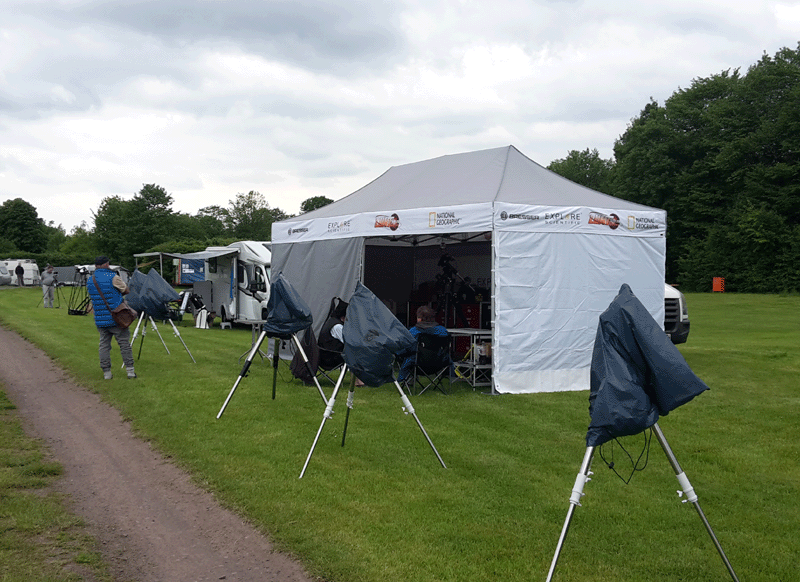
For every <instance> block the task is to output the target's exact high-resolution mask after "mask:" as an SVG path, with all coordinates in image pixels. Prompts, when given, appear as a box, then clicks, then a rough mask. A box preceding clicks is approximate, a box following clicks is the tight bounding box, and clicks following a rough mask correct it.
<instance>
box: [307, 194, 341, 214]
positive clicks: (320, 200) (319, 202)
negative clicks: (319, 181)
mask: <svg viewBox="0 0 800 582" xmlns="http://www.w3.org/2000/svg"><path fill="white" fill-rule="evenodd" d="M331 202H333V200H331V199H330V198H328V197H327V196H313V197H311V198H307V199H305V200H303V203H302V204H300V212H302V213H305V212H311V211H312V210H316V209H317V208H322V207H323V206H327V205H328V204H330V203H331Z"/></svg>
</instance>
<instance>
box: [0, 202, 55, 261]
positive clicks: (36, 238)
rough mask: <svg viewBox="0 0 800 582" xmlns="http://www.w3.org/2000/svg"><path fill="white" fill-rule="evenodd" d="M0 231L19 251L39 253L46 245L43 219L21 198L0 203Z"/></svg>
mask: <svg viewBox="0 0 800 582" xmlns="http://www.w3.org/2000/svg"><path fill="white" fill-rule="evenodd" d="M0 233H3V234H2V236H3V238H4V239H6V240H8V241H10V242H11V243H13V244H14V246H15V247H16V248H17V249H19V250H20V251H24V252H28V253H41V252H44V250H45V248H46V247H47V232H46V229H45V224H44V221H43V220H42V219H41V218H39V213H38V212H37V211H36V208H35V207H34V206H33V205H32V204H30V203H29V202H26V201H25V200H23V199H22V198H15V199H13V200H6V201H5V202H3V204H2V205H0Z"/></svg>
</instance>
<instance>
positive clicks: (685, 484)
mask: <svg viewBox="0 0 800 582" xmlns="http://www.w3.org/2000/svg"><path fill="white" fill-rule="evenodd" d="M652 428H653V433H654V434H655V435H656V439H657V440H658V444H660V445H661V448H662V449H664V454H666V455H667V460H668V461H669V464H670V465H671V466H672V470H673V471H675V475H676V476H677V478H678V483H680V486H681V489H682V492H681V491H679V492H678V493H679V494H681V493H682V494H684V495H686V499H685V500H684V503H685V502H686V501H689V502H690V503H691V504H692V505H694V508H695V509H696V510H697V514H698V515H699V516H700V519H701V520H702V522H703V525H704V526H705V528H706V531H708V535H709V536H711V541H713V542H714V546H715V547H716V548H717V552H719V555H720V557H721V558H722V561H723V562H724V563H725V567H726V568H727V569H728V573H729V574H730V575H731V578H732V579H733V580H734V582H739V578H737V577H736V572H734V571H733V566H731V563H730V561H729V560H728V557H727V556H726V555H725V551H724V550H723V549H722V546H721V545H720V543H719V540H718V539H717V536H716V535H714V530H713V529H711V524H710V523H708V519H706V516H705V514H704V513H703V510H702V508H701V507H700V503H699V502H698V500H697V494H696V493H695V492H694V488H693V487H692V485H691V483H689V478H688V477H686V474H685V473H684V472H683V469H681V466H680V464H679V463H678V459H677V458H675V454H674V453H673V452H672V448H671V447H670V446H669V443H668V442H667V439H666V437H665V436H664V433H663V432H661V427H660V426H658V423H655V424H654V425H653V427H652Z"/></svg>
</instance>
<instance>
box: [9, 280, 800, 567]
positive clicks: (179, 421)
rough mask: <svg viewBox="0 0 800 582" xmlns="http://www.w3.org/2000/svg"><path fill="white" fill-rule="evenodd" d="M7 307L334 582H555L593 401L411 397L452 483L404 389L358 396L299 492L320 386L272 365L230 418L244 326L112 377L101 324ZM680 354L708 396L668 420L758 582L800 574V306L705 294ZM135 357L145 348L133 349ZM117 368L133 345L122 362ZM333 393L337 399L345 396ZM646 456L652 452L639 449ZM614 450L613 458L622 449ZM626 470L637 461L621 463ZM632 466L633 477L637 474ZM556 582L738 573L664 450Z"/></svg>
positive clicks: (226, 497) (581, 540) (611, 487)
mask: <svg viewBox="0 0 800 582" xmlns="http://www.w3.org/2000/svg"><path fill="white" fill-rule="evenodd" d="M38 295H39V294H38V292H37V290H35V289H32V290H25V289H13V290H3V291H2V292H0V320H2V321H3V322H4V324H5V325H7V326H9V327H11V328H13V329H15V330H16V331H18V332H19V333H21V334H22V335H23V336H25V337H27V338H28V339H30V340H31V341H33V342H35V343H36V344H37V345H39V346H40V347H42V348H43V349H44V350H45V351H47V352H48V353H49V354H50V355H51V357H53V358H55V359H56V360H57V361H58V362H59V364H60V365H62V366H63V367H65V368H66V369H67V370H69V372H70V373H71V374H72V375H73V377H74V378H75V380H76V381H77V382H79V383H81V384H83V385H85V386H87V387H88V388H90V389H92V390H95V391H97V392H99V393H100V394H101V395H102V396H103V398H105V399H106V400H108V401H109V402H111V403H113V404H114V406H116V407H117V408H118V409H119V410H121V411H122V413H123V415H124V416H125V417H127V418H128V419H130V421H131V422H132V425H133V427H134V429H135V430H136V431H137V432H138V433H139V434H140V435H141V436H142V437H143V438H146V439H149V440H150V441H152V442H153V444H154V445H155V446H156V447H158V448H159V449H160V450H161V451H163V452H164V453H165V454H167V455H169V456H170V457H172V458H173V459H174V460H175V462H177V463H178V464H180V465H181V466H182V467H184V468H186V469H187V470H188V471H190V472H191V474H192V475H193V476H194V478H195V480H196V481H197V482H198V483H199V484H200V485H202V486H203V487H205V488H207V489H209V490H211V491H214V492H215V493H216V494H217V496H218V498H219V499H220V500H221V501H222V502H223V503H224V504H226V505H227V506H229V507H231V508H233V509H235V510H236V511H238V512H239V513H241V514H242V515H245V516H247V517H248V518H249V519H250V520H251V521H252V522H253V523H254V524H256V526H257V527H259V528H261V529H262V530H263V531H264V532H265V533H268V534H269V535H270V537H271V538H272V539H273V540H274V541H275V542H276V544H277V546H278V547H279V548H280V549H282V550H285V551H288V552H290V553H292V554H293V555H295V556H297V557H299V558H300V559H301V560H302V561H303V562H304V563H305V564H306V566H307V567H308V569H309V570H310V571H311V572H312V573H314V574H316V575H319V576H321V577H324V578H325V579H327V580H331V581H340V582H362V581H363V582H377V581H381V582H382V581H385V580H411V581H420V582H426V581H449V580H452V581H456V580H458V581H461V580H470V581H475V582H478V581H487V582H488V581H496V580H500V579H502V580H507V581H528V580H543V579H544V578H545V576H546V574H547V570H548V568H549V565H550V560H551V559H552V556H553V551H554V549H555V545H556V542H557V540H558V535H559V533H560V530H561V526H562V524H563V521H564V517H565V515H566V512H567V507H568V499H569V495H570V490H571V488H572V485H573V482H574V480H575V475H576V474H577V471H578V468H579V466H580V462H581V459H582V458H583V453H584V451H585V441H584V437H585V433H586V428H587V424H588V421H589V418H588V393H587V392H578V393H558V394H536V395H516V396H512V395H503V396H494V397H493V396H487V395H484V394H482V393H480V392H474V391H472V389H470V388H469V387H467V386H464V385H463V384H456V385H454V386H453V387H452V393H451V394H450V395H448V396H444V395H442V394H440V393H436V392H435V393H430V392H427V393H425V394H424V395H422V396H420V397H417V398H414V399H413V403H414V406H415V408H416V411H417V414H418V415H419V418H420V420H421V421H422V423H423V425H424V426H425V428H426V430H427V431H428V433H429V435H430V437H431V439H432V440H433V442H434V444H435V445H436V447H437V449H438V450H439V452H440V454H441V455H442V457H443V459H444V461H445V462H446V463H447V466H448V468H447V469H442V468H441V467H440V465H439V464H438V461H437V460H436V457H435V456H434V454H433V452H432V451H431V450H430V448H429V446H428V444H427V442H426V441H425V440H424V438H423V436H422V434H421V433H420V431H419V429H418V428H417V426H416V424H415V422H414V421H413V419H412V418H411V417H410V416H406V415H404V414H403V412H402V410H401V401H400V399H399V397H398V394H397V392H396V390H395V389H394V387H392V386H386V387H382V388H378V389H373V388H359V389H357V390H356V392H355V396H356V398H355V407H354V409H353V411H352V412H351V416H350V424H349V427H348V433H347V443H346V446H345V447H344V448H342V447H341V437H342V428H343V424H344V415H345V410H346V407H345V396H344V394H342V395H340V397H339V399H338V400H337V405H336V411H337V412H336V414H335V415H334V417H333V418H332V419H331V420H330V421H328V422H327V424H326V426H325V429H324V431H323V433H322V436H321V438H320V441H319V444H318V445H317V448H316V451H315V453H314V456H313V458H312V459H311V463H310V465H309V468H308V471H307V473H306V476H305V477H304V478H303V479H302V480H300V479H298V476H299V473H300V470H301V468H302V465H303V462H304V461H305V458H306V455H307V454H308V451H309V448H310V447H311V443H312V441H313V438H314V435H315V434H316V431H317V428H318V427H319V424H320V421H321V420H322V412H323V405H322V402H321V400H320V398H319V394H318V393H317V391H316V389H315V388H308V387H305V386H302V385H301V384H300V383H299V382H296V381H291V376H290V374H289V371H288V367H287V366H286V365H285V364H281V367H280V369H279V370H280V371H279V377H278V386H277V398H276V399H275V400H272V399H271V392H272V368H271V363H270V362H268V361H266V360H264V361H261V360H260V359H258V358H257V359H256V360H255V362H254V364H253V366H252V368H251V370H250V374H249V376H248V377H247V378H245V379H244V380H243V381H242V383H241V384H240V386H239V388H238V389H237V392H236V394H235V395H234V397H233V398H232V400H231V402H230V404H229V405H228V408H227V410H226V412H225V414H224V415H223V417H222V418H221V419H219V420H217V419H216V418H215V416H216V414H217V412H218V411H219V409H220V407H221V405H222V403H223V401H224V399H225V397H226V396H227V394H228V392H229V390H230V389H231V387H232V385H233V383H234V381H235V380H236V378H237V376H238V374H239V371H240V369H241V364H240V363H239V362H238V361H237V358H238V357H239V356H240V355H241V354H242V352H244V351H245V350H247V348H248V347H249V346H250V331H249V329H248V330H245V329H233V330H220V329H218V328H215V329H212V330H198V329H195V328H194V327H191V326H190V324H189V323H188V322H185V323H184V326H182V327H181V328H180V329H181V334H182V337H183V339H184V341H185V342H186V344H187V345H188V347H189V349H190V350H191V352H192V354H193V355H194V357H195V359H196V360H197V364H193V363H192V362H191V359H190V358H189V356H188V354H186V352H185V351H184V349H183V346H182V345H181V343H180V341H179V340H178V339H177V338H175V337H174V336H173V334H172V331H171V328H170V327H169V326H164V325H159V330H160V331H161V334H162V335H163V337H164V341H165V342H166V343H167V345H168V347H169V349H170V351H171V352H172V353H171V354H170V355H168V354H167V353H166V351H165V350H164V347H163V346H162V345H161V342H160V341H159V340H158V338H157V336H156V335H155V334H152V333H148V335H147V340H146V342H145V344H144V348H143V350H142V355H141V359H140V360H138V361H137V366H136V368H137V373H138V374H139V379H138V380H136V381H135V382H133V381H128V380H126V379H125V378H124V374H120V373H117V374H116V376H115V379H114V380H113V381H111V382H104V381H102V380H101V374H100V370H99V364H98V361H97V334H96V331H95V328H94V325H93V321H92V319H91V317H79V316H69V315H67V314H66V309H63V308H62V309H61V310H52V311H51V310H44V309H41V308H39V309H35V305H36V302H37V300H38ZM688 302H689V309H690V315H691V319H692V332H691V334H690V336H689V341H688V343H687V344H685V345H684V346H681V347H680V349H681V351H682V353H683V354H684V356H685V357H686V359H687V361H688V362H689V364H690V365H691V366H692V368H693V370H694V371H695V372H696V373H697V374H698V375H699V376H700V377H701V378H703V379H704V380H705V381H706V383H707V384H708V385H709V386H710V387H711V390H710V391H709V392H706V393H704V394H702V395H701V396H699V397H698V398H697V399H695V400H694V401H692V402H690V403H689V404H687V405H685V406H683V407H681V408H679V409H678V410H676V411H674V412H673V413H672V414H670V415H669V416H667V417H665V418H662V419H661V421H660V425H661V427H662V429H663V431H664V433H665V435H666V437H667V439H668V440H669V442H670V444H671V445H672V448H673V450H674V452H675V455H676V456H677V458H678V460H679V461H680V463H681V465H682V466H683V469H684V470H685V472H686V474H687V475H688V477H689V479H690V480H691V482H692V485H693V486H694V488H695V490H696V492H697V493H698V495H699V498H700V503H701V505H702V507H703V509H704V511H705V513H706V515H707V517H708V519H709V521H710V523H711V525H712V527H713V528H714V530H715V532H716V534H717V537H718V538H719V540H720V542H721V544H722V546H723V548H724V549H725V551H726V553H727V555H728V557H729V559H730V560H731V563H732V564H733V566H734V568H735V569H736V571H737V574H738V575H739V578H740V579H741V580H743V581H744V580H747V581H782V582H790V581H794V580H796V579H797V561H798V557H800V539H798V538H799V536H798V535H797V534H798V531H799V530H800V526H798V524H800V503H798V499H800V444H798V441H797V434H798V430H797V429H798V426H800V423H798V421H797V418H796V415H797V412H798V411H800V390H799V389H798V386H797V378H798V371H800V355H799V354H798V345H800V316H799V315H798V314H799V313H800V297H796V296H794V297H780V296H760V295H732V294H713V295H712V294H691V295H689V296H688ZM137 352H138V342H137V345H136V346H135V348H134V355H136V353H137ZM112 357H113V361H114V366H115V371H116V370H117V367H118V366H120V365H121V361H120V357H119V352H118V350H117V349H116V344H115V348H114V351H113V352H112ZM326 391H327V393H328V394H330V391H331V387H329V386H326ZM625 444H626V446H627V447H628V448H629V449H630V450H634V451H636V453H637V454H638V451H639V450H640V449H641V447H642V437H641V436H639V437H631V438H629V439H626V440H625ZM618 452H619V450H618V449H617V451H616V453H615V454H618ZM615 458H618V457H615ZM620 465H622V464H620ZM594 470H595V472H596V475H595V476H594V478H593V480H592V481H591V482H590V483H589V484H588V485H587V487H586V491H585V492H586V497H584V499H583V506H582V507H580V508H578V509H577V511H576V512H575V517H574V519H573V522H572V527H571V529H570V534H569V537H568V539H567V542H566V544H565V547H564V551H563V552H562V554H561V559H560V561H559V566H558V570H557V572H556V577H555V579H556V580H559V581H564V582H567V581H571V582H588V581H592V582H603V581H608V582H611V581H614V582H617V581H619V580H626V581H642V582H645V581H647V582H650V581H652V580H659V581H667V582H672V581H689V580H697V581H707V580H726V579H729V577H728V574H727V571H726V570H725V568H724V565H723V564H722V561H721V560H720V558H719V556H718V555H717V553H716V550H715V549H714V547H713V545H712V543H711V540H710V538H709V536H708V534H707V533H706V531H705V529H704V528H703V526H702V523H701V522H700V520H699V518H698V516H697V514H696V513H695V512H694V510H693V509H692V507H691V506H690V505H688V504H682V503H680V500H679V498H678V496H677V495H676V493H675V492H676V490H677V489H678V487H679V486H678V483H677V481H676V479H675V476H674V473H673V472H672V469H671V468H670V467H669V464H668V463H667V461H666V459H665V457H664V455H663V453H662V451H661V450H660V448H659V447H658V445H657V444H656V443H655V441H654V442H653V446H652V447H651V451H650V456H649V464H648V466H647V468H646V470H645V471H643V472H641V473H637V474H636V475H635V476H634V478H633V480H632V481H631V483H630V485H627V486H626V485H625V484H624V483H622V481H620V479H618V478H617V477H616V476H615V475H614V474H613V473H612V472H611V471H609V470H608V469H606V468H605V466H604V465H603V464H602V463H601V462H600V459H599V458H596V460H595V464H594Z"/></svg>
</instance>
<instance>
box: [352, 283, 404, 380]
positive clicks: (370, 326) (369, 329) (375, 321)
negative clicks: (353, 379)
mask: <svg viewBox="0 0 800 582" xmlns="http://www.w3.org/2000/svg"><path fill="white" fill-rule="evenodd" d="M342 333H343V336H344V355H343V357H344V361H345V363H346V364H347V367H348V368H350V370H352V372H353V373H354V374H355V375H356V376H357V377H358V379H359V380H361V381H362V382H364V384H366V385H367V386H373V387H378V386H382V385H384V384H387V383H389V382H393V381H394V375H393V374H392V362H393V360H394V356H395V354H398V353H400V352H403V351H407V350H413V349H415V346H416V343H417V340H415V339H414V336H413V335H411V332H409V331H408V330H407V329H406V328H405V326H404V325H403V324H402V323H400V321H399V320H398V319H397V318H396V317H395V316H394V314H393V313H392V312H391V311H389V309H388V308H387V307H386V305H384V304H383V302H382V301H381V300H380V299H378V298H377V297H376V296H375V295H374V294H373V293H372V291H370V290H369V289H367V288H366V287H364V285H362V284H361V283H358V284H357V285H356V290H355V293H354V294H353V296H352V297H351V298H350V305H349V307H348V308H347V319H346V320H345V322H344V329H343V330H342Z"/></svg>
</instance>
